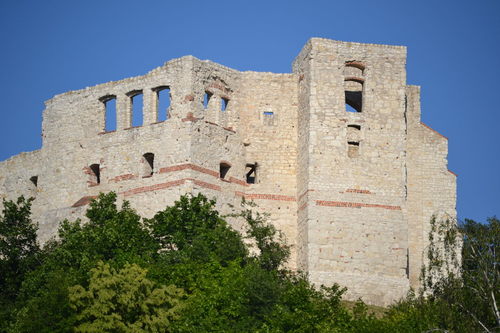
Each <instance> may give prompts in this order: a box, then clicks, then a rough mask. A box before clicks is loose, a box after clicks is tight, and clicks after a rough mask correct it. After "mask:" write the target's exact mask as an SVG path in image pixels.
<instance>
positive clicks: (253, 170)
mask: <svg viewBox="0 0 500 333" xmlns="http://www.w3.org/2000/svg"><path fill="white" fill-rule="evenodd" d="M245 178H246V181H247V184H257V163H253V164H247V165H246V166H245Z"/></svg>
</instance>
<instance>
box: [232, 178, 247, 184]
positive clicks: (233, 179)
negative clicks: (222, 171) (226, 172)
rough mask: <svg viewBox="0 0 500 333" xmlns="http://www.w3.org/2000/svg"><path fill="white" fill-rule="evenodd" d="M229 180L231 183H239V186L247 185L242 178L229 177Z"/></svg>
mask: <svg viewBox="0 0 500 333" xmlns="http://www.w3.org/2000/svg"><path fill="white" fill-rule="evenodd" d="M229 181H230V182H231V183H235V184H238V185H241V186H248V184H247V183H246V182H244V181H243V180H241V179H238V178H234V177H229Z"/></svg>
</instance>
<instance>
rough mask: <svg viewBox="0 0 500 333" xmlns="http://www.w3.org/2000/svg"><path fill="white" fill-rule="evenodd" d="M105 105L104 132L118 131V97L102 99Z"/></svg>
mask: <svg viewBox="0 0 500 333" xmlns="http://www.w3.org/2000/svg"><path fill="white" fill-rule="evenodd" d="M101 102H102V103H103V104H104V131H105V132H112V131H116V96H105V97H103V98H101Z"/></svg>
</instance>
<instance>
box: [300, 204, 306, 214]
mask: <svg viewBox="0 0 500 333" xmlns="http://www.w3.org/2000/svg"><path fill="white" fill-rule="evenodd" d="M306 207H307V202H304V204H302V205H301V206H300V207H299V212H300V211H303V210H304V209H306Z"/></svg>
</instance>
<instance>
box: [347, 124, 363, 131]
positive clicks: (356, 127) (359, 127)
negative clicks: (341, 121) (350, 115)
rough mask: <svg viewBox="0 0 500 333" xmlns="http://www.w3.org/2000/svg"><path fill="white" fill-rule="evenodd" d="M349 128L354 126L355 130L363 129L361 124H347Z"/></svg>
mask: <svg viewBox="0 0 500 333" xmlns="http://www.w3.org/2000/svg"><path fill="white" fill-rule="evenodd" d="M347 128H348V129H349V128H352V129H353V130H357V131H361V126H360V125H347Z"/></svg>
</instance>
